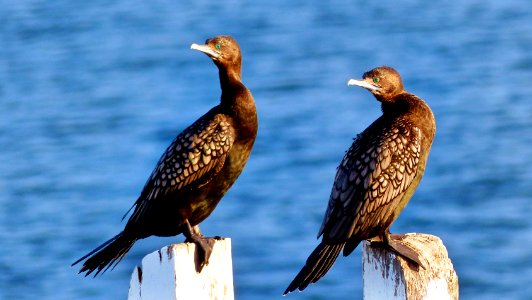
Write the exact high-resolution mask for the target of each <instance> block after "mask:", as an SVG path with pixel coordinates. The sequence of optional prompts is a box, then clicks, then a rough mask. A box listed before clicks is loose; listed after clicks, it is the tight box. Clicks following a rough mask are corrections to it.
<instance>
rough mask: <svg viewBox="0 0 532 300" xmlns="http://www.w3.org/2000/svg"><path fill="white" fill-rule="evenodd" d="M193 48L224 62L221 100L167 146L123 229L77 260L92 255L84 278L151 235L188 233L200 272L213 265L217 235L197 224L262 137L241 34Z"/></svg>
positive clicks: (220, 67) (85, 264) (221, 65)
mask: <svg viewBox="0 0 532 300" xmlns="http://www.w3.org/2000/svg"><path fill="white" fill-rule="evenodd" d="M190 48H191V49H195V50H198V51H201V52H203V53H205V54H207V55H208V56H209V57H210V58H211V59H212V60H213V62H214V63H215V65H216V66H217V67H218V71H219V77H220V86H221V90H222V95H221V99H220V104H219V105H217V106H215V107H213V108H212V109H211V110H209V111H208V112H207V113H206V114H205V115H203V116H202V117H201V118H199V119H198V120H197V121H195V122H194V123H193V124H192V125H190V126H189V127H188V128H186V129H185V130H183V132H181V133H180V134H179V135H177V137H176V138H175V139H174V141H173V142H172V143H171V144H170V146H169V147H168V148H167V149H166V151H165V152H164V154H163V155H162V157H161V158H160V160H159V162H158V163H157V165H156V167H155V169H154V170H153V172H152V174H151V175H150V177H149V178H148V180H147V182H146V184H145V186H144V188H143V190H142V192H141V194H140V196H139V197H138V199H137V200H136V202H135V204H134V205H133V207H132V208H131V209H133V213H132V215H131V216H130V218H129V220H128V222H127V224H126V225H125V228H124V230H123V231H122V232H120V233H119V234H118V235H116V236H115V237H113V238H111V239H110V240H108V241H107V242H105V243H103V244H102V245H100V246H99V247H97V248H96V249H94V250H93V251H91V252H90V253H88V254H87V255H85V256H83V257H82V258H80V259H79V260H77V261H76V262H75V263H74V264H73V265H75V264H77V263H79V262H81V261H83V260H85V259H86V260H85V262H83V266H82V267H81V270H80V271H79V272H80V273H81V272H86V274H85V276H87V275H89V274H91V273H92V272H94V271H96V273H95V275H94V276H96V275H98V274H99V273H100V272H102V271H103V272H105V271H106V270H107V269H109V268H110V267H114V266H116V264H118V263H119V262H120V260H121V259H122V258H123V257H124V255H126V253H127V252H128V251H129V249H130V248H131V247H132V246H133V243H135V241H137V240H139V239H143V238H146V237H149V236H152V235H155V236H174V235H177V234H180V233H183V234H184V235H185V237H186V240H187V241H189V242H190V241H191V242H194V243H195V244H196V246H197V249H198V253H199V254H200V255H199V257H200V259H199V262H197V270H198V271H201V269H202V268H203V266H204V265H205V264H207V263H208V259H209V256H210V253H211V251H212V240H209V239H208V238H206V237H204V236H203V235H202V234H201V232H200V231H199V227H198V224H199V223H201V222H202V221H203V220H205V218H207V217H208V216H209V215H210V214H211V213H212V211H213V210H214V208H215V207H216V205H217V204H218V202H219V201H220V199H222V197H223V195H224V194H225V192H227V190H228V189H229V188H230V187H231V186H232V185H233V183H234V182H235V180H236V179H237V177H238V176H239V175H240V173H241V172H242V169H243V168H244V166H245V164H246V162H247V160H248V157H249V155H250V153H251V149H252V147H253V143H254V142H255V137H256V136H257V128H258V120H257V112H256V110H255V102H254V100H253V96H252V95H251V92H250V91H249V90H248V89H247V88H246V87H245V86H244V84H243V83H242V81H241V62H242V56H241V54H240V47H239V45H238V43H237V42H236V40H235V39H233V38H232V37H230V36H217V37H214V38H211V39H208V40H207V41H206V42H205V44H204V45H198V44H192V45H191V47H190ZM131 209H130V210H131ZM128 213H129V211H128ZM126 215H127V213H126ZM124 217H125V216H124Z"/></svg>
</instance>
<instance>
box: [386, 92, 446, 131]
mask: <svg viewBox="0 0 532 300" xmlns="http://www.w3.org/2000/svg"><path fill="white" fill-rule="evenodd" d="M381 107H382V112H383V115H388V116H402V117H404V118H407V119H409V120H410V121H412V122H414V123H415V125H416V126H418V127H419V128H420V129H421V130H422V131H423V132H424V133H425V135H426V136H427V137H430V138H431V139H432V137H433V136H434V133H435V131H434V129H435V120H434V114H433V113H432V111H431V109H430V107H429V106H428V105H427V103H425V101H423V100H422V99H421V98H419V97H417V96H416V95H413V94H410V93H407V92H402V93H401V94H399V95H397V96H395V97H394V99H393V101H382V105H381Z"/></svg>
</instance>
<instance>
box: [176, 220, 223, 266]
mask: <svg viewBox="0 0 532 300" xmlns="http://www.w3.org/2000/svg"><path fill="white" fill-rule="evenodd" d="M183 234H184V235H185V237H186V239H185V243H194V244H196V252H195V255H194V263H195V265H196V272H198V273H201V271H202V270H203V267H205V266H206V265H208V264H209V258H210V257H211V254H212V248H213V246H214V241H215V239H216V237H215V238H208V237H205V236H203V234H201V232H200V230H199V227H198V226H194V227H192V226H190V223H189V222H188V220H187V221H186V223H185V229H184V230H183Z"/></svg>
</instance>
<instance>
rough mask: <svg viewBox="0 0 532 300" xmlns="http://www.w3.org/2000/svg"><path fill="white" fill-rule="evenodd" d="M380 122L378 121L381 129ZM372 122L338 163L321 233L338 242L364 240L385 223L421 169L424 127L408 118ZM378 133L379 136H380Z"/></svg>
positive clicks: (329, 240) (325, 239) (326, 239)
mask: <svg viewBox="0 0 532 300" xmlns="http://www.w3.org/2000/svg"><path fill="white" fill-rule="evenodd" d="M379 127H380V126H377V128H379ZM380 128H381V130H378V131H376V130H375V128H372V127H371V126H370V127H369V128H368V129H367V130H365V131H364V132H363V133H361V134H360V135H359V136H358V137H357V138H356V139H355V141H354V142H353V145H352V146H351V148H350V149H349V150H348V151H347V153H346V154H345V156H344V158H343V160H342V162H341V164H340V166H339V167H338V170H337V173H336V178H335V181H334V185H333V188H332V192H331V196H330V199H329V204H328V206H327V211H326V213H325V217H324V219H323V223H322V226H321V228H320V231H319V234H318V237H319V236H321V235H322V234H323V235H324V241H326V242H331V243H336V242H345V241H346V239H348V238H350V237H353V236H357V235H358V237H359V238H360V239H364V238H368V237H364V236H363V235H364V233H366V234H368V233H369V231H371V230H372V229H373V228H374V227H375V226H378V225H379V224H382V223H383V222H386V218H387V217H389V216H390V214H391V211H392V210H393V209H394V207H395V205H397V203H396V201H394V200H399V199H400V198H401V197H402V196H403V194H404V193H405V191H406V190H407V189H408V187H409V186H410V184H411V183H412V181H413V179H414V177H415V175H416V172H417V170H418V163H419V160H420V151H421V131H420V130H419V128H416V127H412V126H408V124H405V122H395V123H393V124H392V125H389V126H383V127H380ZM376 136H378V137H379V138H375V137H376Z"/></svg>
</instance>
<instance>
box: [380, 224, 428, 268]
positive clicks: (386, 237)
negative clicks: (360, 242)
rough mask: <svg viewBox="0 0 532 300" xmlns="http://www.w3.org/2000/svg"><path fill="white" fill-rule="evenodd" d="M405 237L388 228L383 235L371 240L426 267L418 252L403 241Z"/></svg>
mask: <svg viewBox="0 0 532 300" xmlns="http://www.w3.org/2000/svg"><path fill="white" fill-rule="evenodd" d="M404 237H405V235H404V234H390V231H389V229H386V230H385V231H384V233H383V234H382V235H379V236H377V237H375V238H373V239H371V240H370V242H371V244H372V245H373V244H374V243H375V244H378V245H383V246H385V247H387V248H389V249H390V250H392V251H393V252H395V253H396V254H397V255H399V256H402V257H403V258H404V259H406V260H407V261H410V262H412V263H414V264H415V265H417V266H420V267H422V268H423V269H425V266H423V264H422V263H421V260H420V259H419V255H418V254H417V253H416V251H415V250H414V249H412V248H411V247H409V246H408V245H406V244H404V243H402V242H401V241H402V240H403V239H404Z"/></svg>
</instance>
